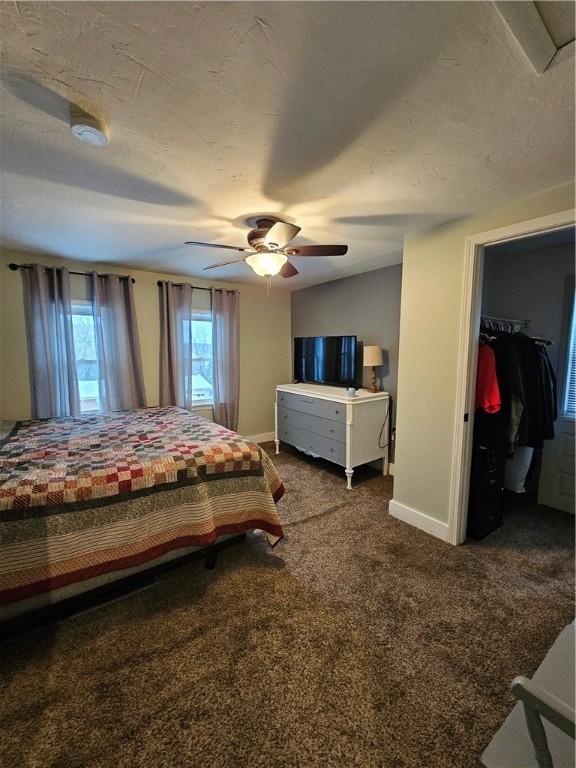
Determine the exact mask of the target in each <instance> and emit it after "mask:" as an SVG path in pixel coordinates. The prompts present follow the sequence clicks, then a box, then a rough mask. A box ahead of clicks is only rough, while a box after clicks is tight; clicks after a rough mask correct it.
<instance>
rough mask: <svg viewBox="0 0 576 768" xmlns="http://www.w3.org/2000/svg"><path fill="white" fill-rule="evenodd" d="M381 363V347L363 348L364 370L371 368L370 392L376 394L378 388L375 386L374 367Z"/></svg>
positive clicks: (382, 361)
mask: <svg viewBox="0 0 576 768" xmlns="http://www.w3.org/2000/svg"><path fill="white" fill-rule="evenodd" d="M383 363H384V360H383V358H382V347H378V346H368V347H364V368H369V367H371V368H372V383H371V386H370V392H378V387H377V386H376V367H377V366H379V365H383Z"/></svg>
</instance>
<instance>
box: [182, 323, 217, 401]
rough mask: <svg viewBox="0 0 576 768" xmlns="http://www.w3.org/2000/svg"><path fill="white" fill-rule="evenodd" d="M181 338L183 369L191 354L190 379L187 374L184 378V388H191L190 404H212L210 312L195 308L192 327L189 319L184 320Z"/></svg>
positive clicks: (212, 378) (212, 377)
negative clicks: (182, 343)
mask: <svg viewBox="0 0 576 768" xmlns="http://www.w3.org/2000/svg"><path fill="white" fill-rule="evenodd" d="M190 331H191V332H190ZM183 338H184V368H185V370H189V367H188V363H189V355H190V354H191V355H192V381H191V382H190V381H189V377H188V376H186V379H185V386H186V388H187V389H188V388H189V387H190V388H191V398H190V399H191V401H192V404H193V405H212V403H213V400H214V392H213V389H212V384H213V382H214V369H213V365H212V315H211V313H210V312H209V311H202V310H195V311H194V313H193V315H192V329H190V321H189V320H184V328H183ZM190 343H191V345H192V348H191V349H190Z"/></svg>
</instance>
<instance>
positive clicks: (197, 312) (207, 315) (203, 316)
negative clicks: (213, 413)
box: [191, 308, 214, 410]
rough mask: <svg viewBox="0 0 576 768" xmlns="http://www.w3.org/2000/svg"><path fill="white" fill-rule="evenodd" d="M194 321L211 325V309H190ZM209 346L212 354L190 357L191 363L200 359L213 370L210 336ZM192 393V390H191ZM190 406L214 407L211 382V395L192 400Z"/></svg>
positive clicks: (199, 407)
mask: <svg viewBox="0 0 576 768" xmlns="http://www.w3.org/2000/svg"><path fill="white" fill-rule="evenodd" d="M194 322H204V323H208V322H209V323H210V324H211V325H212V310H210V309H194V308H193V309H192V323H194ZM210 348H211V350H212V355H211V356H210V357H209V358H208V357H192V365H193V364H194V361H200V362H206V363H211V365H212V370H214V354H213V353H214V345H213V341H212V337H210ZM192 394H193V392H192ZM191 407H192V408H193V409H194V408H198V409H205V410H206V409H209V408H210V409H212V408H214V385H213V384H212V397H211V398H206V399H204V400H193V401H192V403H191Z"/></svg>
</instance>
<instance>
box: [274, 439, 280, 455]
mask: <svg viewBox="0 0 576 768" xmlns="http://www.w3.org/2000/svg"><path fill="white" fill-rule="evenodd" d="M274 444H275V445H276V453H280V440H274Z"/></svg>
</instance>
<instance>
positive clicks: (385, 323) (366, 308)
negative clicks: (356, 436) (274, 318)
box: [292, 264, 402, 425]
mask: <svg viewBox="0 0 576 768" xmlns="http://www.w3.org/2000/svg"><path fill="white" fill-rule="evenodd" d="M401 287H402V265H401V264H397V265H395V266H393V267H386V268H385V269H377V270H374V271H373V272H365V273H364V274H361V275H354V276H353V277H346V278H343V279H342V280H334V281H333V282H331V283H322V284H321V285H314V286H312V287H311V288H304V289H303V290H301V291H295V292H294V293H293V294H292V336H339V335H345V334H346V335H347V334H350V335H355V336H357V337H358V339H359V340H360V341H363V342H364V344H366V345H368V344H379V345H380V346H381V347H382V349H383V350H385V352H384V363H385V365H384V366H383V368H382V369H380V370H377V371H376V373H377V375H378V376H379V377H381V378H380V379H379V383H380V386H381V388H382V389H384V390H386V391H387V392H390V394H391V396H392V419H391V423H392V425H394V424H395V421H396V388H397V377H398V337H399V333H400V292H401ZM386 352H387V355H386ZM370 376H371V372H370V369H365V371H364V384H366V385H367V384H369V383H370Z"/></svg>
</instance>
